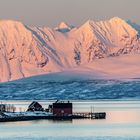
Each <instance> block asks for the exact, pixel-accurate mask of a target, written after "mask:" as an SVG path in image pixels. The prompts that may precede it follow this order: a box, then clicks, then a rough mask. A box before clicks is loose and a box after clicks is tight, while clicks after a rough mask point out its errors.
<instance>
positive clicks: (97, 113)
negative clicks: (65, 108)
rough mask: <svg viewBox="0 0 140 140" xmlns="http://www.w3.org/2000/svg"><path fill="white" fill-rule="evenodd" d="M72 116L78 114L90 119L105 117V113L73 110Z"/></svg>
mask: <svg viewBox="0 0 140 140" xmlns="http://www.w3.org/2000/svg"><path fill="white" fill-rule="evenodd" d="M73 116H78V117H81V118H90V119H105V118H106V113H105V112H96V113H89V112H75V113H73Z"/></svg>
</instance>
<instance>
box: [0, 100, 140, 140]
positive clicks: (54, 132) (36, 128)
mask: <svg viewBox="0 0 140 140" xmlns="http://www.w3.org/2000/svg"><path fill="white" fill-rule="evenodd" d="M3 102H7V101H3ZM30 102H31V101H8V102H7V103H13V104H15V105H16V107H17V108H21V107H22V108H23V110H24V109H26V108H27V106H28V104H29V103H30ZM39 102H40V103H41V104H42V105H43V107H46V106H47V105H48V104H49V103H50V101H49V102H48V101H39ZM73 104H74V111H81V110H82V111H90V109H91V106H93V107H94V111H106V113H107V118H106V119H105V120H91V119H81V120H72V121H51V120H42V121H41V120H40V121H28V122H12V123H0V139H1V140H139V139H140V101H111V100H110V101H88V102H85V101H76V102H73Z"/></svg>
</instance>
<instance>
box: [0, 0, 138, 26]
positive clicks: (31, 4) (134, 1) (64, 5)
mask: <svg viewBox="0 0 140 140" xmlns="http://www.w3.org/2000/svg"><path fill="white" fill-rule="evenodd" d="M139 5H140V0H0V19H13V20H19V21H22V22H23V23H25V24H27V25H35V26H45V25H48V26H50V27H55V26H57V24H59V22H61V21H65V22H67V23H69V24H74V25H76V26H78V25H81V24H82V23H83V22H85V21H86V20H88V19H93V20H96V21H98V20H104V19H107V18H111V17H114V16H118V17H120V18H123V19H125V20H128V19H130V20H132V21H133V22H136V23H138V24H140V14H139V13H140V9H139Z"/></svg>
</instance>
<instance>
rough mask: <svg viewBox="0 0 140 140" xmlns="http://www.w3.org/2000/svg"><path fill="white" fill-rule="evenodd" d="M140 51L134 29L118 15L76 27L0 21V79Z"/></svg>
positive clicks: (42, 72)
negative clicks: (54, 26)
mask: <svg viewBox="0 0 140 140" xmlns="http://www.w3.org/2000/svg"><path fill="white" fill-rule="evenodd" d="M139 53H140V35H139V31H137V30H136V28H133V26H132V25H130V24H128V23H127V22H126V21H124V20H122V19H121V18H119V17H114V18H112V19H110V20H105V21H98V22H95V21H92V20H88V21H87V22H86V23H84V24H83V25H81V26H79V27H72V26H69V25H67V24H66V23H64V22H62V23H61V24H60V26H59V27H57V28H54V29H53V28H49V27H29V26H27V25H24V24H23V23H21V22H19V21H12V20H1V21H0V74H1V77H0V81H1V82H3V81H11V80H16V79H20V78H24V77H30V76H34V75H39V74H46V73H53V72H61V71H65V70H66V69H69V68H75V67H79V68H80V66H83V65H85V66H88V65H91V63H92V62H94V61H96V60H98V59H103V58H109V57H117V56H120V55H125V54H139Z"/></svg>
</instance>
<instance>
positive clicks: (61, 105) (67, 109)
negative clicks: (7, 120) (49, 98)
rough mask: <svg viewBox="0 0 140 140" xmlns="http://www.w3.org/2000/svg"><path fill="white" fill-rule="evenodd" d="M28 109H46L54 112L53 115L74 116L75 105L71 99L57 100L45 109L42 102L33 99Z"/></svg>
mask: <svg viewBox="0 0 140 140" xmlns="http://www.w3.org/2000/svg"><path fill="white" fill-rule="evenodd" d="M27 111H31V112H33V111H45V112H50V113H52V114H53V116H72V114H73V105H72V103H70V102H69V101H68V102H64V101H56V102H55V103H53V104H51V105H49V106H48V108H47V109H44V108H43V107H42V105H41V104H39V103H38V102H36V101H33V102H32V103H31V104H30V105H29V107H28V109H27Z"/></svg>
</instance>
